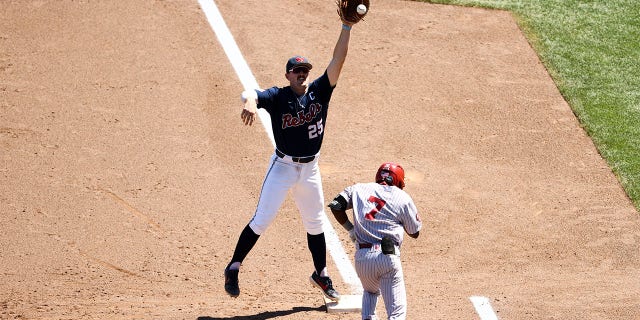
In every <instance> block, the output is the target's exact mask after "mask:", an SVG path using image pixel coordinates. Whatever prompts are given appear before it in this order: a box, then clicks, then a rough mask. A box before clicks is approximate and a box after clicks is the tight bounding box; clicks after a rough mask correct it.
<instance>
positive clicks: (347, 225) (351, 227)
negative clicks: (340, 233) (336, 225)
mask: <svg viewBox="0 0 640 320" xmlns="http://www.w3.org/2000/svg"><path fill="white" fill-rule="evenodd" d="M342 227H343V228H344V229H345V230H347V231H351V229H353V224H352V223H351V221H349V220H347V222H345V223H343V224H342Z"/></svg>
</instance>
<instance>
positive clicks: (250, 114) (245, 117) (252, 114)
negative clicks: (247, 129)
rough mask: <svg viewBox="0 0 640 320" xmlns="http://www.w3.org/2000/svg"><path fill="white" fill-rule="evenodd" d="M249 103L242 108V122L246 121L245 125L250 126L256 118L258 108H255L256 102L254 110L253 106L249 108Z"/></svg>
mask: <svg viewBox="0 0 640 320" xmlns="http://www.w3.org/2000/svg"><path fill="white" fill-rule="evenodd" d="M247 104H248V103H246V104H245V107H244V109H242V113H241V114H240V118H242V122H243V123H244V125H245V126H246V125H249V126H250V125H252V124H253V122H254V121H255V120H256V108H255V104H254V107H253V110H252V108H250V107H249V108H248V107H247Z"/></svg>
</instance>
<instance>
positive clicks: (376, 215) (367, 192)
mask: <svg viewBox="0 0 640 320" xmlns="http://www.w3.org/2000/svg"><path fill="white" fill-rule="evenodd" d="M340 195H341V196H342V197H343V198H345V199H346V200H347V209H353V220H354V223H353V224H354V228H355V233H356V238H357V240H356V241H357V242H360V243H362V242H368V243H380V241H381V240H382V237H384V236H385V235H388V236H390V237H391V238H392V239H393V240H394V241H395V243H396V244H397V245H398V246H401V245H402V240H403V238H404V233H405V230H406V232H407V233H409V234H413V233H416V232H418V231H420V229H421V228H422V221H420V217H419V216H418V209H417V208H416V205H415V204H414V202H413V199H411V197H410V196H409V194H408V193H406V192H405V191H403V190H402V189H400V188H398V187H395V186H387V185H384V184H379V183H375V182H371V183H358V184H354V185H352V186H349V187H347V188H345V189H344V190H343V191H342V192H340Z"/></svg>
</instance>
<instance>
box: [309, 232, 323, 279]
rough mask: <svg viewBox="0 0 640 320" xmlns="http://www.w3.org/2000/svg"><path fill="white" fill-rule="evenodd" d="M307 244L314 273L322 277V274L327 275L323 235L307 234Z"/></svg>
mask: <svg viewBox="0 0 640 320" xmlns="http://www.w3.org/2000/svg"><path fill="white" fill-rule="evenodd" d="M307 244H308V246H309V251H311V257H312V258H313V266H314V267H315V270H316V273H317V274H318V275H320V276H322V274H323V273H324V274H327V271H326V266H327V244H326V242H325V240H324V233H321V234H317V235H311V234H309V233H307Z"/></svg>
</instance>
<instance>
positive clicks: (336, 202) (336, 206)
mask: <svg viewBox="0 0 640 320" xmlns="http://www.w3.org/2000/svg"><path fill="white" fill-rule="evenodd" d="M328 207H329V208H331V209H333V210H338V211H346V210H347V199H345V198H344V197H343V196H341V195H337V196H336V197H335V198H334V199H333V201H331V202H330V203H329V205H328Z"/></svg>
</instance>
